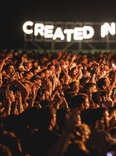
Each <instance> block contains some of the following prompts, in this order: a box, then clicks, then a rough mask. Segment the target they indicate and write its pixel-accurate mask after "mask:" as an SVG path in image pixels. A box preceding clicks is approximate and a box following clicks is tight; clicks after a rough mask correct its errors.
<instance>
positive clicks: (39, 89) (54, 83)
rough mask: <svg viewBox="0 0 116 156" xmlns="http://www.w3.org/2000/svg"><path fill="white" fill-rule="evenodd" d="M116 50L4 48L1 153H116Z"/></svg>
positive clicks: (0, 155)
mask: <svg viewBox="0 0 116 156" xmlns="http://www.w3.org/2000/svg"><path fill="white" fill-rule="evenodd" d="M115 64H116V54H115V53H113V52H110V53H101V52H100V53H95V54H90V53H87V54H83V53H78V54H74V53H72V52H62V51H60V52H58V53H42V54H40V53H34V52H32V53H28V52H26V51H25V52H22V53H20V52H19V51H14V52H9V53H7V52H2V51H1V53H0V156H68V155H69V156H72V155H73V156H76V155H77V156H108V154H110V155H111V154H112V156H115V155H116V65H115Z"/></svg>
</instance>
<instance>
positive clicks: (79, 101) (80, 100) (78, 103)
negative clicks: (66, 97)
mask: <svg viewBox="0 0 116 156" xmlns="http://www.w3.org/2000/svg"><path fill="white" fill-rule="evenodd" d="M85 98H86V94H78V95H77V96H75V97H73V98H72V100H71V107H72V108H79V109H80V108H82V106H83V104H84V103H85Z"/></svg>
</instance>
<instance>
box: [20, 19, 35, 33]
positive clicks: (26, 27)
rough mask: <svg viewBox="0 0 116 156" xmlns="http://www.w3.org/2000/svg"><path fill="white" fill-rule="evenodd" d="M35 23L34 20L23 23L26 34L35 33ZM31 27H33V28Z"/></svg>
mask: <svg viewBox="0 0 116 156" xmlns="http://www.w3.org/2000/svg"><path fill="white" fill-rule="evenodd" d="M33 24H34V23H33V22H32V21H27V22H25V23H24V24H23V31H24V33H25V34H28V35H30V34H32V33H33V29H32V26H33ZM29 27H31V29H30V28H29Z"/></svg>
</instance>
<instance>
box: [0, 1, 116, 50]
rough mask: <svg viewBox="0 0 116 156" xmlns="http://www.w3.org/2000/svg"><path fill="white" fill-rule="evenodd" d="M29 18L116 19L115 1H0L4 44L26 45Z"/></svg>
mask: <svg viewBox="0 0 116 156" xmlns="http://www.w3.org/2000/svg"><path fill="white" fill-rule="evenodd" d="M26 20H32V21H36V20H38V21H39V20H40V21H77V22H78V21H80V22H88V21H89V22H116V4H115V1H112V0H110V1H103V0H101V1H94V0H93V1H90V0H77V1H73V0H71V1H68V0H67V1H66V0H61V1H60V0H57V1H56V0H54V1H50V0H41V1H40V0H38V1H34V0H33V1H29V0H28V1H26V0H24V1H14V2H13V1H12V2H8V1H3V2H2V3H1V5H0V21H1V22H0V39H1V42H0V48H23V46H24V38H23V32H22V24H23V23H24V22H25V21H26Z"/></svg>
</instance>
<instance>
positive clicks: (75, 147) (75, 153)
mask: <svg viewBox="0 0 116 156" xmlns="http://www.w3.org/2000/svg"><path fill="white" fill-rule="evenodd" d="M63 156H89V152H88V150H87V149H86V146H85V144H84V143H83V142H81V141H78V142H76V143H72V144H69V146H68V147H67V149H66V151H65V152H64V154H63Z"/></svg>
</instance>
